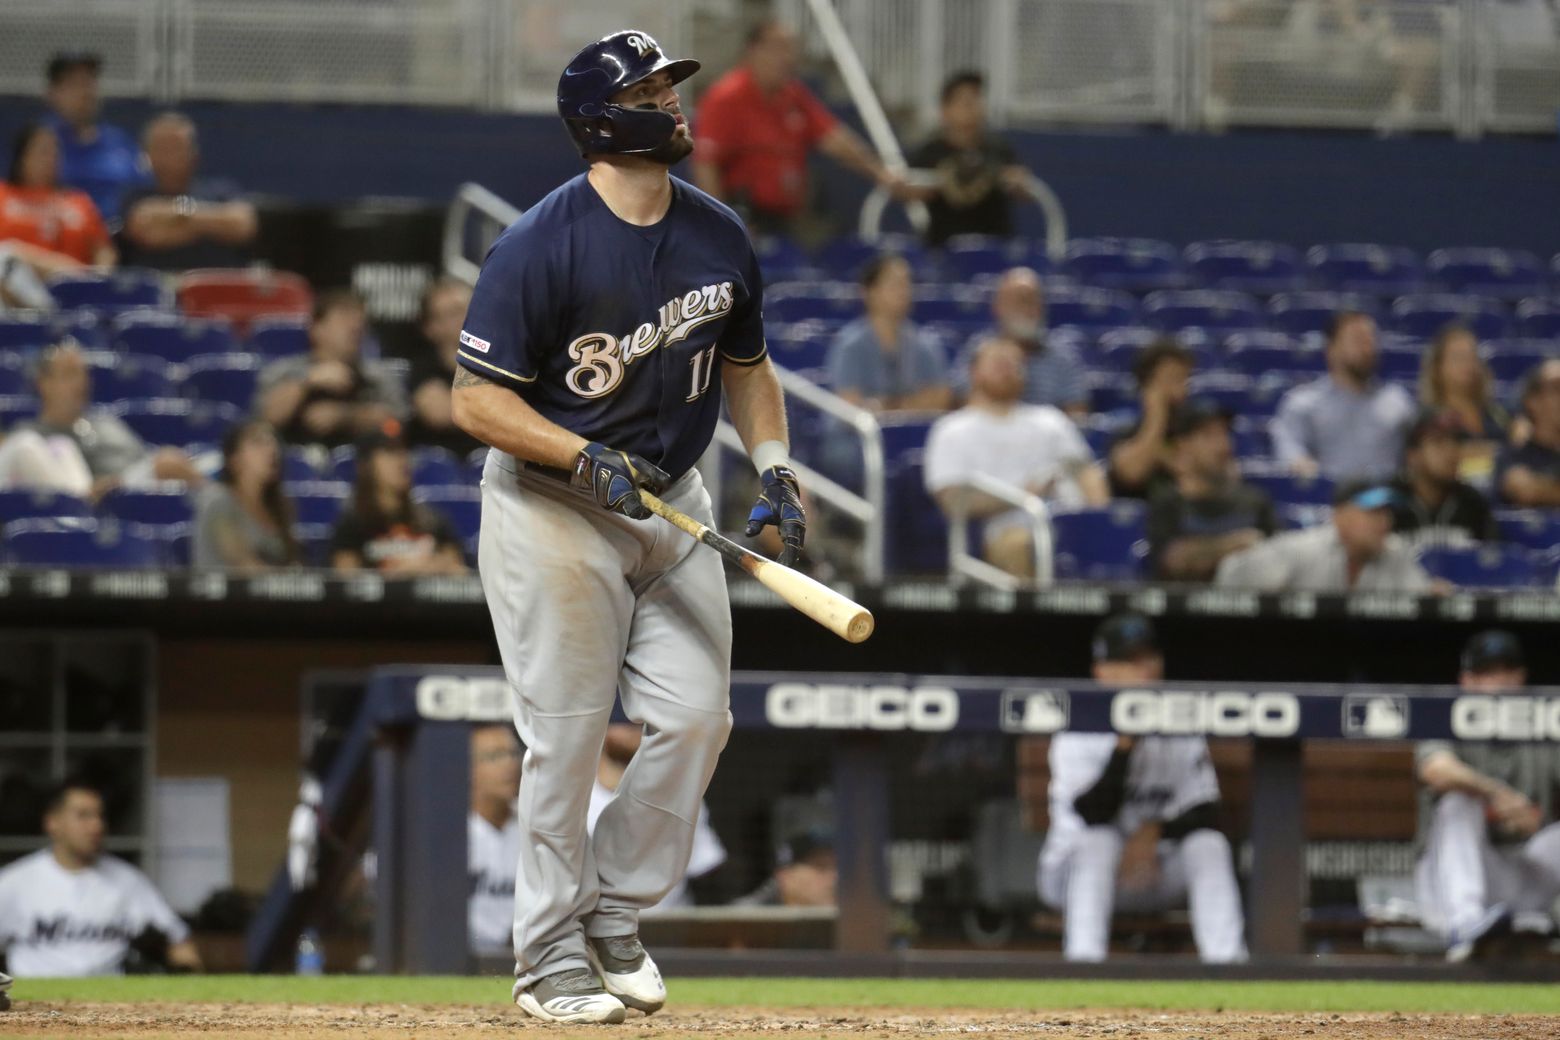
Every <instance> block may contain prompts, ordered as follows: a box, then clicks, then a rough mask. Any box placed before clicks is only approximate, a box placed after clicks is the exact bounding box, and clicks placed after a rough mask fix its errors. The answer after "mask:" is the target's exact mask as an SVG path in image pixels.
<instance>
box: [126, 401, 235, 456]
mask: <svg viewBox="0 0 1560 1040" xmlns="http://www.w3.org/2000/svg"><path fill="white" fill-rule="evenodd" d="M109 410H110V411H112V412H113V413H114V414H116V415H118V416H119V417H120V418H121V419H123V420H124V421H125V423H126V425H128V426H129V427H130V428H131V429H132V430H134V431H135V432H136V434H137V436H139V437H140V438H141V439H142V440H144V441H146V442H147V443H148V444H154V445H186V444H194V443H197V442H205V443H208V444H220V443H221V442H222V437H223V435H224V434H226V433H227V430H228V427H230V426H232V425H233V424H234V423H236V422H238V421H239V420H240V419H242V418H243V417H244V416H243V413H242V412H240V411H239V410H238V409H237V408H234V407H233V406H232V405H229V404H212V403H209V402H206V401H186V400H184V399H183V398H176V397H153V398H148V399H145V400H135V401H120V402H118V403H116V404H113V405H110V406H109Z"/></svg>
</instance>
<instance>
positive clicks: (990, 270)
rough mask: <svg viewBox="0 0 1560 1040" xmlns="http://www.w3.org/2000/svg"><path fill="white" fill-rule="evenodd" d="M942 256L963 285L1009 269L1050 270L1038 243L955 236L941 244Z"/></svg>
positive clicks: (1047, 260) (1015, 239) (1041, 271)
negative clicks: (964, 282)
mask: <svg viewBox="0 0 1560 1040" xmlns="http://www.w3.org/2000/svg"><path fill="white" fill-rule="evenodd" d="M943 256H944V258H945V259H946V261H947V266H948V268H949V272H950V274H952V275H953V276H954V277H956V278H958V279H960V280H962V281H966V282H972V281H975V280H976V279H977V278H986V279H990V278H992V277H993V276H996V275H1000V274H1002V273H1003V272H1004V271H1006V270H1008V269H1009V268H1012V267H1030V268H1033V269H1034V270H1036V271H1038V272H1039V273H1041V274H1045V273H1046V272H1047V271H1049V270H1050V268H1051V261H1050V258H1049V257H1047V256H1046V255H1045V251H1044V250H1043V249H1041V248H1040V247H1039V244H1038V243H1033V242H1031V241H1030V240H1028V239H1023V238H1002V237H1000V236H997V235H955V236H953V237H952V238H950V239H949V240H948V241H947V242H946V243H945V244H944V245H943Z"/></svg>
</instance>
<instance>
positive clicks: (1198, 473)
mask: <svg viewBox="0 0 1560 1040" xmlns="http://www.w3.org/2000/svg"><path fill="white" fill-rule="evenodd" d="M1230 418H1231V417H1230V413H1229V412H1228V411H1226V410H1225V409H1223V408H1221V407H1219V406H1218V405H1217V404H1215V403H1214V402H1212V401H1208V400H1205V399H1196V398H1194V399H1192V400H1190V401H1188V402H1186V403H1185V404H1184V405H1182V406H1180V407H1179V408H1177V409H1176V410H1175V412H1173V413H1172V415H1171V418H1170V426H1169V431H1168V433H1169V439H1170V469H1171V472H1173V473H1174V474H1175V486H1174V487H1173V488H1171V489H1167V490H1164V491H1161V492H1159V493H1158V494H1156V495H1155V496H1154V497H1153V498H1152V499H1150V501H1149V504H1148V562H1149V572H1150V573H1151V574H1153V575H1154V577H1156V578H1161V579H1164V580H1167V581H1210V580H1211V579H1212V578H1213V572H1214V571H1215V570H1216V569H1217V568H1218V566H1219V561H1220V560H1222V559H1224V558H1225V557H1226V556H1228V555H1230V554H1231V553H1234V552H1239V551H1240V550H1242V549H1249V548H1250V547H1251V546H1253V545H1256V544H1257V543H1258V542H1260V541H1262V539H1264V538H1266V537H1268V536H1269V535H1271V534H1272V533H1273V532H1274V531H1275V530H1276V529H1277V527H1278V522H1277V520H1276V519H1275V517H1274V513H1273V502H1272V500H1271V499H1269V498H1268V496H1267V493H1266V492H1264V491H1263V490H1262V489H1260V488H1255V487H1252V486H1251V485H1250V484H1243V483H1241V482H1240V474H1239V470H1238V468H1237V467H1236V464H1235V446H1234V442H1233V441H1232V440H1231V438H1230Z"/></svg>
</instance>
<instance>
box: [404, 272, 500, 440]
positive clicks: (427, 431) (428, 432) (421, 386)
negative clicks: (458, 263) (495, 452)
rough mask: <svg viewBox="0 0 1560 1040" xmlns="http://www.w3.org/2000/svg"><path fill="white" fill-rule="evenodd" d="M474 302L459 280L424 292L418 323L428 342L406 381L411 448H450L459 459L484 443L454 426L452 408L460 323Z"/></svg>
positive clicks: (436, 284) (440, 281) (444, 280)
mask: <svg viewBox="0 0 1560 1040" xmlns="http://www.w3.org/2000/svg"><path fill="white" fill-rule="evenodd" d="M470 303H471V286H469V285H467V284H466V283H465V282H462V281H460V280H459V279H458V278H439V279H437V280H435V281H434V282H433V284H431V285H429V286H428V288H427V289H425V290H423V295H422V302H421V304H419V306H418V309H417V327H418V328H419V329H421V330H422V334H423V338H424V339H425V340H427V342H426V343H425V344H424V346H423V349H422V352H421V353H419V354H418V355H417V356H416V357H414V358H413V359H412V371H411V375H410V376H409V377H407V380H406V386H407V389H408V390H410V391H411V398H412V408H411V414H410V416H409V417H408V419H407V422H406V442H407V443H408V444H410V445H412V446H413V447H434V448H446V449H448V450H449V451H452V452H454V453H455V454H456V455H459V456H460V457H461V458H465V457H466V456H467V455H470V454H471V453H472V452H473V451H476V450H477V449H478V448H480V447H483V445H482V442H481V441H478V440H477V439H476V438H475V437H473V436H472V435H471V434H469V433H467V432H466V431H465V430H462V429H461V428H460V427H459V426H456V425H455V420H454V418H453V416H452V413H451V410H450V384H451V382H453V381H454V379H455V353H456V351H458V350H459V349H460V326H461V323H462V322H463V321H465V320H466V308H467V306H469V305H470Z"/></svg>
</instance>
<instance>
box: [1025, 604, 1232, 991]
mask: <svg viewBox="0 0 1560 1040" xmlns="http://www.w3.org/2000/svg"><path fill="white" fill-rule="evenodd" d="M1093 650H1094V678H1095V680H1096V681H1097V682H1101V683H1108V684H1111V685H1132V684H1136V685H1141V684H1153V683H1157V682H1160V681H1162V680H1163V679H1164V670H1165V666H1164V657H1163V655H1162V654H1161V653H1160V650H1159V643H1158V638H1157V637H1156V635H1155V634H1154V628H1153V625H1151V624H1150V623H1149V620H1148V619H1147V618H1145V617H1143V616H1142V615H1140V614H1117V615H1114V616H1112V617H1109V618H1106V619H1105V621H1103V622H1102V623H1101V624H1100V626H1099V628H1098V629H1096V630H1095V634H1094V643H1093ZM1050 766H1051V783H1050V791H1049V800H1050V806H1051V813H1050V815H1051V826H1050V829H1049V830H1048V831H1047V832H1046V837H1045V845H1044V847H1043V848H1042V849H1041V851H1040V869H1039V882H1040V884H1039V888H1040V899H1041V901H1042V902H1044V903H1045V904H1046V905H1047V906H1050V907H1052V908H1053V909H1056V910H1060V911H1061V912H1062V915H1063V938H1062V955H1063V956H1064V957H1066V958H1067V959H1068V960H1070V961H1103V960H1104V959H1105V957H1106V955H1107V953H1108V952H1109V946H1110V919H1111V916H1112V914H1113V913H1114V912H1115V911H1116V910H1118V909H1120V910H1125V911H1127V912H1129V913H1130V912H1152V913H1163V912H1164V911H1166V910H1170V909H1173V908H1175V907H1177V906H1181V905H1187V906H1188V908H1189V909H1190V910H1191V917H1192V937H1193V939H1195V940H1196V942H1197V953H1198V956H1199V957H1201V958H1202V960H1203V961H1205V962H1207V963H1210V964H1229V963H1234V962H1239V961H1244V960H1245V959H1246V943H1245V938H1244V933H1245V916H1244V914H1243V913H1242V911H1241V905H1240V887H1239V885H1238V884H1237V882H1236V880H1235V860H1234V856H1233V855H1232V854H1231V852H1230V843H1229V839H1227V838H1226V837H1225V836H1224V835H1223V834H1222V833H1220V831H1219V812H1220V795H1219V780H1218V777H1216V776H1215V775H1214V772H1213V763H1212V762H1211V761H1210V759H1209V755H1208V742H1207V741H1206V740H1205V739H1203V738H1202V737H1129V736H1125V735H1121V736H1117V735H1115V734H1112V733H1058V734H1057V735H1056V736H1054V737H1052V738H1051V749H1050Z"/></svg>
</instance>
